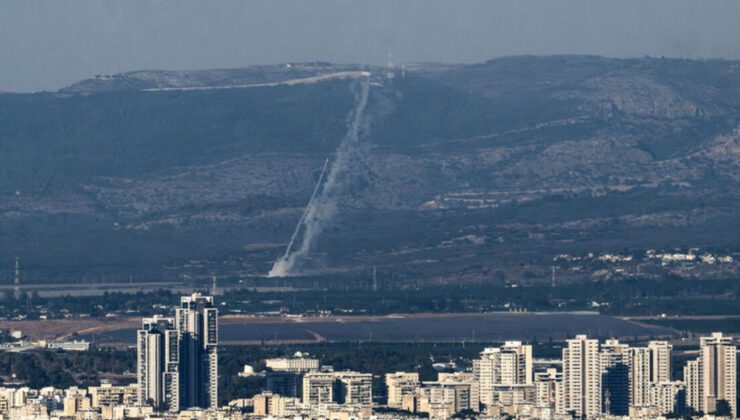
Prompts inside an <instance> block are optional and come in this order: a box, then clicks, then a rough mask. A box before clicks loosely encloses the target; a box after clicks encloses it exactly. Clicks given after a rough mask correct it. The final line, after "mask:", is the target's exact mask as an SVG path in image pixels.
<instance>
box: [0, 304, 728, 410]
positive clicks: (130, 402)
mask: <svg viewBox="0 0 740 420" xmlns="http://www.w3.org/2000/svg"><path fill="white" fill-rule="evenodd" d="M136 350H137V367H136V375H137V383H135V384H131V385H125V386H122V385H120V386H119V385H113V384H111V383H109V382H104V383H102V384H101V385H100V386H94V387H89V388H87V389H81V388H77V387H71V388H68V389H65V390H60V389H55V388H52V387H48V388H43V389H40V390H34V389H29V388H26V387H22V388H10V387H8V388H0V419H3V418H12V419H29V420H30V419H90V420H98V419H99V420H119V419H128V418H142V419H244V418H274V419H278V418H286V419H288V418H290V419H295V418H311V419H327V420H350V419H371V418H373V419H394V418H417V417H428V418H431V419H448V418H452V417H456V416H457V417H459V416H463V417H464V418H472V417H476V418H509V417H516V418H522V419H570V418H585V419H595V418H627V417H629V418H658V417H661V416H666V415H669V414H670V415H678V414H680V415H686V414H696V413H707V414H712V413H717V414H721V415H725V416H726V417H732V418H735V417H737V413H738V412H737V395H736V392H737V366H736V362H737V356H736V347H735V346H734V343H733V341H732V338H730V337H727V336H724V335H723V334H722V333H713V334H711V335H710V336H707V337H702V338H701V340H700V348H699V351H698V354H697V357H696V358H695V359H693V360H690V361H688V363H687V364H686V365H685V367H683V380H675V379H674V378H673V375H672V364H673V363H672V359H673V358H672V351H673V348H672V346H671V344H670V343H668V342H666V341H650V342H649V343H647V345H645V346H642V347H634V346H630V345H628V344H625V343H621V342H619V341H618V340H614V339H612V340H606V341H604V342H600V341H599V340H596V339H591V338H588V337H587V336H585V335H579V336H576V337H575V338H573V339H569V340H567V341H566V343H565V346H564V347H563V349H562V357H561V358H560V359H559V360H547V361H541V360H540V361H536V360H534V359H533V354H532V346H531V345H528V344H524V343H522V342H520V341H508V342H505V343H504V344H503V345H501V346H500V347H489V348H486V349H484V350H483V351H482V352H481V353H480V354H479V356H478V357H477V358H476V359H475V360H473V363H472V368H469V369H465V370H457V371H452V372H438V374H437V378H436V380H433V381H429V380H422V379H421V378H420V375H419V373H418V372H395V373H388V374H386V375H385V377H384V379H385V381H384V382H385V383H384V387H385V390H386V393H385V394H386V396H385V398H383V396H382V395H375V394H376V393H377V394H383V393H382V392H374V391H377V390H379V389H382V388H379V387H383V384H381V383H380V379H381V377H375V378H374V377H373V375H372V374H370V373H362V372H354V371H347V370H335V369H333V367H331V366H322V365H321V364H320V362H319V360H318V359H315V358H310V357H307V355H304V354H300V353H298V354H296V355H295V356H294V357H287V358H276V359H267V360H266V361H265V367H266V368H265V370H264V372H260V373H255V372H254V369H253V368H251V367H250V366H246V367H245V370H244V372H242V373H241V374H240V376H252V375H262V376H264V390H263V391H262V392H261V393H259V394H257V395H254V396H252V397H250V398H244V399H237V400H233V401H231V402H229V403H228V405H219V394H218V309H217V308H216V306H215V305H214V300H213V297H211V296H202V295H200V294H193V295H190V296H184V297H182V298H181V302H180V306H179V307H177V308H176V310H175V315H174V316H173V317H161V316H155V317H151V318H144V319H143V320H142V327H141V329H139V330H138V331H137V343H136Z"/></svg>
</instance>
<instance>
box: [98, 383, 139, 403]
mask: <svg viewBox="0 0 740 420" xmlns="http://www.w3.org/2000/svg"><path fill="white" fill-rule="evenodd" d="M138 389H139V387H138V386H137V385H136V384H131V385H126V386H119V385H113V384H111V383H110V382H107V381H104V382H102V383H101V384H100V386H91V387H89V388H88V391H89V393H90V398H91V402H92V406H93V407H96V408H97V407H108V406H117V405H122V406H134V405H136V403H137V402H138V398H137V392H138Z"/></svg>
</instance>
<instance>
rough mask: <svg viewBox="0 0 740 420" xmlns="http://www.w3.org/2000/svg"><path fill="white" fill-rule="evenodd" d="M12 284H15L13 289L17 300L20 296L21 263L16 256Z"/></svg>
mask: <svg viewBox="0 0 740 420" xmlns="http://www.w3.org/2000/svg"><path fill="white" fill-rule="evenodd" d="M13 284H14V285H15V287H14V289H13V292H14V295H15V300H18V299H20V298H21V263H20V258H18V257H15V279H14V282H13Z"/></svg>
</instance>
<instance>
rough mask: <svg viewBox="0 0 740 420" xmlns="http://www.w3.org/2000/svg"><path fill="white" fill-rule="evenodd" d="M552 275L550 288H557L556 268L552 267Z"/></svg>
mask: <svg viewBox="0 0 740 420" xmlns="http://www.w3.org/2000/svg"><path fill="white" fill-rule="evenodd" d="M551 268H552V275H551V276H550V287H555V266H554V265H553V266H551Z"/></svg>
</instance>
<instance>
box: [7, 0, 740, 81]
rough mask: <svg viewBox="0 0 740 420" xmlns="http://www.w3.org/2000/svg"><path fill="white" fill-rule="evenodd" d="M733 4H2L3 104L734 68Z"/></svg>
mask: <svg viewBox="0 0 740 420" xmlns="http://www.w3.org/2000/svg"><path fill="white" fill-rule="evenodd" d="M739 22H740V1H738V0H721V1H720V0H695V1H686V0H659V1H658V0H654V1H650V0H613V1H599V0H543V1H530V0H506V1H498V0H445V1H441V0H387V1H386V0H366V1H360V0H354V1H353V0H291V1H289V0H239V1H237V0H208V1H204V0H147V1H143V0H65V1H62V0H1V1H0V91H33V90H53V89H57V88H60V87H62V86H64V85H66V84H69V83H72V82H74V81H77V80H80V79H84V78H87V77H90V76H93V75H95V74H106V73H117V72H123V71H129V70H137V69H144V68H147V69H152V68H158V69H159V68H167V69H196V68H213V67H238V66H243V65H248V64H259V63H277V62H287V61H312V60H325V61H336V62H358V63H372V64H381V63H385V62H386V60H387V54H388V52H389V51H392V52H393V55H394V58H395V60H394V61H396V62H411V61H440V62H476V61H483V60H486V59H489V58H492V57H497V56H503V55H512V54H561V53H589V54H601V55H607V56H616V57H627V56H642V55H654V56H657V55H665V56H671V57H724V58H740V42H739V40H740V23H739Z"/></svg>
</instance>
